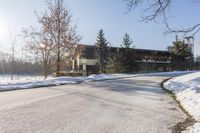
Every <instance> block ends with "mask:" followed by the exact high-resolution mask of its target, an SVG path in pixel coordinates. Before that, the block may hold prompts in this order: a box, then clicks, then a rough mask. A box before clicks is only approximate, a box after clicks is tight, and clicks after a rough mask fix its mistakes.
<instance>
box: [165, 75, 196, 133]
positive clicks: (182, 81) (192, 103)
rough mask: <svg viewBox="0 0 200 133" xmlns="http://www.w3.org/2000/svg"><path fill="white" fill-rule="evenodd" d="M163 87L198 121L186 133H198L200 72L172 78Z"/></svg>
mask: <svg viewBox="0 0 200 133" xmlns="http://www.w3.org/2000/svg"><path fill="white" fill-rule="evenodd" d="M164 87H165V88H166V89H168V90H171V91H173V92H174V94H175V95H176V97H177V100H178V101H179V102H180V103H181V105H182V106H183V108H184V109H185V110H186V111H187V112H188V113H189V114H191V115H192V116H193V117H194V118H195V119H196V120H197V121H198V123H196V124H195V125H194V126H193V127H190V128H189V129H188V130H187V132H191V133H200V72H195V73H191V74H187V75H184V76H180V77H176V78H173V79H171V80H169V81H167V82H166V83H165V84H164Z"/></svg>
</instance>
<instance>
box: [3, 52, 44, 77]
mask: <svg viewBox="0 0 200 133" xmlns="http://www.w3.org/2000/svg"><path fill="white" fill-rule="evenodd" d="M13 68H15V69H14V71H13ZM12 73H13V74H14V75H24V74H28V75H41V73H42V65H41V63H40V62H30V61H25V60H23V59H20V58H15V60H14V62H13V59H12V54H9V53H4V52H0V74H12Z"/></svg>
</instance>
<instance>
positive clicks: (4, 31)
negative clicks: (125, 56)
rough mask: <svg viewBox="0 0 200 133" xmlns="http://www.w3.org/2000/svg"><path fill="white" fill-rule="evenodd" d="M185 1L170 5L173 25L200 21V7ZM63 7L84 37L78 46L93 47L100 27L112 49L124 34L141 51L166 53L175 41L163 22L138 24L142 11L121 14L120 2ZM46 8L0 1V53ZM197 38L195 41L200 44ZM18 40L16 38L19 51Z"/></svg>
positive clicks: (81, 1) (87, 0) (77, 0)
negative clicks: (129, 36) (168, 33)
mask: <svg viewBox="0 0 200 133" xmlns="http://www.w3.org/2000/svg"><path fill="white" fill-rule="evenodd" d="M187 1H188V0H177V1H176V3H174V4H173V7H172V9H171V12H170V17H171V19H170V22H171V25H172V26H190V25H192V24H195V22H198V20H200V19H199V18H200V15H198V7H199V6H200V5H199V4H198V3H194V2H192V4H189V3H188V2H187ZM66 4H67V6H68V8H70V10H71V13H72V14H73V21H74V23H76V24H77V26H78V31H79V32H80V33H81V35H82V36H83V39H82V40H81V43H84V44H91V45H92V44H94V43H95V41H96V36H97V33H98V31H99V29H101V28H102V29H104V32H105V35H106V38H107V40H108V41H109V42H110V43H112V44H113V45H114V46H120V44H121V42H122V36H123V35H124V33H129V34H130V35H131V37H132V39H133V43H134V45H135V46H136V48H144V49H147V48H148V49H161V50H165V49H166V47H167V46H168V45H170V44H171V42H172V41H173V40H174V38H175V35H173V34H170V35H165V34H164V32H165V30H166V28H165V26H164V25H163V24H162V23H155V22H150V23H143V22H139V19H140V15H141V13H142V10H134V11H131V12H129V13H128V14H124V13H125V12H126V8H125V4H124V3H123V2H122V0H66ZM45 7H46V6H45V3H44V1H43V0H0V42H1V43H0V45H1V48H0V50H2V49H9V48H10V46H9V43H10V39H9V38H10V35H9V34H10V33H9V31H12V33H15V34H19V33H20V31H21V30H22V28H23V27H28V26H29V25H37V21H36V18H35V15H34V11H38V12H42V11H43V10H44V9H45ZM2 27H3V28H2ZM198 36H199V35H197V36H196V42H199V41H198ZM21 41H22V40H20V39H18V43H17V45H18V47H19V48H20V46H21V44H22V43H21ZM198 47H200V46H198V45H197V48H198ZM198 49H199V48H198ZM198 51H199V50H198ZM196 53H200V52H196Z"/></svg>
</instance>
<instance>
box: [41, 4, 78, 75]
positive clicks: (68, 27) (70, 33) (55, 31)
mask: <svg viewBox="0 0 200 133" xmlns="http://www.w3.org/2000/svg"><path fill="white" fill-rule="evenodd" d="M47 5H48V9H47V10H46V12H45V13H44V14H43V15H42V16H41V17H38V18H39V22H40V24H41V25H42V26H43V27H45V28H44V32H45V34H46V36H49V37H50V40H49V41H50V42H51V44H52V46H53V48H54V50H55V51H54V53H55V55H54V59H55V61H56V73H57V74H59V71H60V67H61V63H62V62H63V61H67V60H69V59H70V58H71V57H72V55H73V53H74V49H75V44H76V43H77V42H78V41H80V39H81V37H80V35H78V34H77V31H76V26H74V25H72V15H71V14H70V12H69V10H68V9H67V8H66V7H65V4H64V1H63V0H53V1H49V2H47Z"/></svg>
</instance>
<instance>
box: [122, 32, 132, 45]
mask: <svg viewBox="0 0 200 133" xmlns="http://www.w3.org/2000/svg"><path fill="white" fill-rule="evenodd" d="M132 43H133V41H132V39H131V37H130V35H129V34H128V33H125V34H124V37H123V42H122V45H121V47H123V48H130V47H131V44H132Z"/></svg>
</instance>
